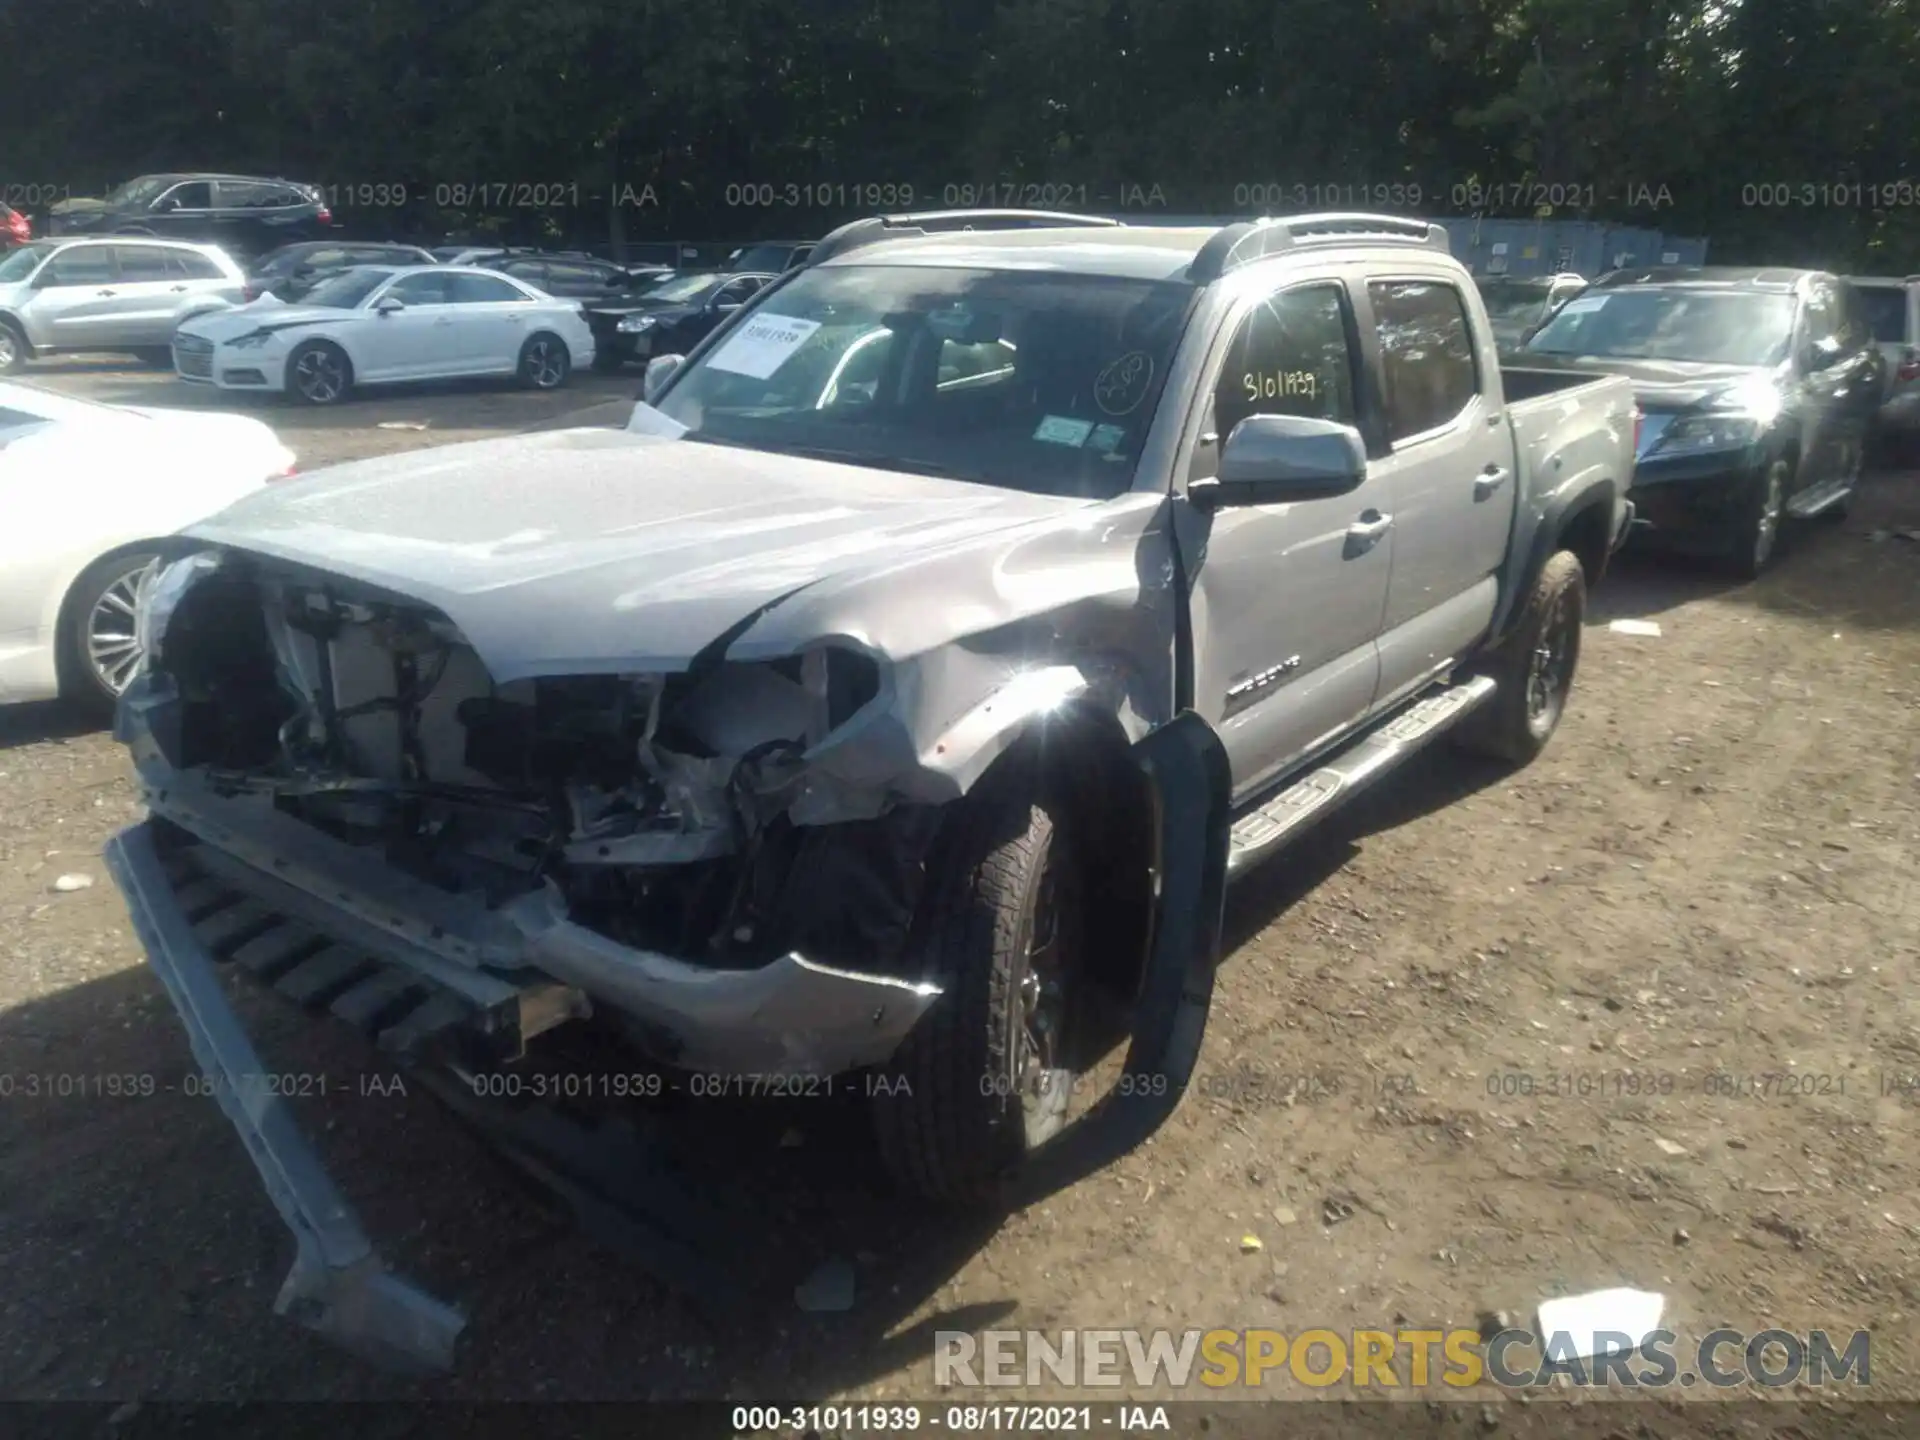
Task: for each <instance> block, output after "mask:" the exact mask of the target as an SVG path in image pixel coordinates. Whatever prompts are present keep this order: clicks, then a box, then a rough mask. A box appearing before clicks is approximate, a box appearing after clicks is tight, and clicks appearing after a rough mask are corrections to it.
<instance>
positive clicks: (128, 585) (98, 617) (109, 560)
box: [60, 550, 158, 711]
mask: <svg viewBox="0 0 1920 1440" xmlns="http://www.w3.org/2000/svg"><path fill="white" fill-rule="evenodd" d="M157 563H158V559H157V557H156V555H155V554H154V552H153V551H151V550H126V551H122V552H121V553H120V554H118V555H109V556H107V557H106V558H105V559H103V560H97V561H95V562H94V563H93V564H92V565H89V566H88V567H87V568H86V570H85V571H83V572H82V573H81V576H80V578H79V579H78V580H76V581H74V583H73V589H71V590H70V591H68V592H67V603H66V606H65V608H64V609H63V610H62V612H61V621H60V679H61V689H62V690H63V691H64V692H65V693H66V695H67V697H68V698H69V699H70V700H73V701H74V702H76V703H78V704H81V705H85V706H87V707H88V708H90V709H93V710H96V711H106V710H110V709H111V708H112V706H113V703H114V702H115V701H116V700H118V699H119V698H120V692H121V691H123V690H125V689H126V688H127V682H128V681H130V680H131V679H132V678H133V676H134V672H135V671H136V670H137V669H138V668H139V662H140V645H139V638H138V637H137V636H136V635H135V634H134V628H133V620H134V611H135V609H136V608H137V606H138V605H139V601H140V594H141V591H142V590H143V589H144V588H145V587H146V586H147V584H148V583H149V582H150V581H151V579H152V576H153V571H154V568H155V566H156V565H157Z"/></svg>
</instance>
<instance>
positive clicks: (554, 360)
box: [527, 340, 567, 390]
mask: <svg viewBox="0 0 1920 1440" xmlns="http://www.w3.org/2000/svg"><path fill="white" fill-rule="evenodd" d="M566 375H567V370H566V364H565V362H563V361H562V360H561V358H560V354H559V351H558V349H557V348H556V347H555V346H554V345H553V343H552V342H551V341H547V340H536V341H534V342H533V344H531V345H530V346H528V347H527V377H528V378H529V379H531V380H532V381H533V383H534V384H535V385H536V386H538V387H539V388H540V389H542V390H551V389H552V388H553V387H554V386H556V385H558V384H559V383H560V382H561V381H562V380H564V379H565V378H566Z"/></svg>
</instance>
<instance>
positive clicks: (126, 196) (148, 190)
mask: <svg viewBox="0 0 1920 1440" xmlns="http://www.w3.org/2000/svg"><path fill="white" fill-rule="evenodd" d="M171 183H172V182H171V181H169V180H168V179H167V177H166V176H165V175H142V176H141V177H140V178H139V179H138V180H129V181H127V183H126V184H124V185H122V186H121V187H120V188H119V189H118V190H116V191H114V192H113V193H112V194H111V195H109V196H107V204H109V205H145V204H146V203H147V202H148V201H150V200H154V199H157V198H158V197H159V195H160V192H161V191H162V190H164V189H166V188H167V186H168V185H169V184H171Z"/></svg>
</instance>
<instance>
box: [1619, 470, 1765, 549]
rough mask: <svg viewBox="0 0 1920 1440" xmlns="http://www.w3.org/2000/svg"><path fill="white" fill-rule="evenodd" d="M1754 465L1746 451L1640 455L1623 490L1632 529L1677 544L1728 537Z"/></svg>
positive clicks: (1747, 488)
mask: <svg viewBox="0 0 1920 1440" xmlns="http://www.w3.org/2000/svg"><path fill="white" fill-rule="evenodd" d="M1759 464H1760V462H1759V460H1758V459H1757V458H1756V457H1754V456H1752V455H1750V454H1748V453H1746V452H1741V453H1738V454H1734V455H1700V456H1685V457H1681V458H1677V459H1673V460H1665V461H1654V462H1652V463H1649V462H1648V461H1645V460H1642V461H1641V462H1640V464H1639V466H1638V468H1637V470H1636V472H1635V474H1634V481H1633V486H1632V488H1631V489H1630V490H1628V492H1627V499H1628V501H1629V502H1630V503H1631V504H1632V505H1633V510H1634V529H1635V530H1636V531H1638V532H1642V533H1647V532H1651V533H1653V534H1655V535H1658V536H1660V537H1661V538H1663V539H1669V540H1672V541H1675V542H1676V543H1680V544H1693V543H1702V544H1718V543H1721V542H1723V541H1727V540H1730V539H1731V538H1732V536H1733V533H1734V527H1735V526H1736V525H1737V524H1738V523H1739V519H1740V514H1741V506H1742V504H1743V502H1744V501H1745V499H1746V496H1747V492H1748V490H1749V488H1750V487H1751V486H1752V484H1753V481H1754V475H1755V473H1756V471H1757V468H1758V466H1759Z"/></svg>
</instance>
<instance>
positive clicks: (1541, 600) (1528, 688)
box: [1455, 550, 1587, 765]
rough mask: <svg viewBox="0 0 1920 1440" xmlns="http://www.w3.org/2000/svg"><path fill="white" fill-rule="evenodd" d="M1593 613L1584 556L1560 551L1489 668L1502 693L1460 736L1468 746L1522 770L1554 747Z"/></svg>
mask: <svg viewBox="0 0 1920 1440" xmlns="http://www.w3.org/2000/svg"><path fill="white" fill-rule="evenodd" d="M1586 614H1587V577H1586V572H1585V571H1584V570H1582V569H1581V568H1580V557H1579V556H1577V555H1575V554H1574V553H1573V552H1572V551H1571V550H1562V551H1559V552H1558V553H1557V554H1555V555H1553V556H1552V557H1551V558H1549V559H1548V561H1547V563H1546V564H1545V565H1544V566H1542V567H1541V570H1540V575H1539V578H1538V579H1536V580H1535V581H1534V582H1533V590H1532V591H1531V592H1530V593H1529V594H1528V596H1527V605H1526V609H1525V610H1523V611H1522V612H1521V614H1520V623H1519V624H1518V626H1517V627H1515V629H1514V632H1513V633H1512V634H1511V635H1509V636H1508V637H1507V639H1506V642H1505V643H1504V644H1502V645H1501V646H1500V647H1499V648H1498V649H1497V650H1495V651H1494V652H1493V654H1492V655H1491V656H1490V657H1489V659H1488V662H1487V664H1486V665H1485V667H1484V670H1485V673H1486V674H1488V675H1490V676H1492V677H1493V679H1494V680H1495V681H1496V682H1498V688H1497V689H1496V690H1495V691H1494V693H1493V698H1492V699H1491V700H1489V701H1487V702H1486V703H1485V704H1484V705H1483V706H1482V707H1481V708H1480V710H1479V712H1478V713H1477V714H1474V715H1470V716H1468V717H1467V719H1466V720H1465V721H1464V722H1463V723H1462V724H1461V726H1460V728H1459V729H1458V730H1457V731H1456V732H1455V734H1456V736H1457V738H1458V741H1459V743H1460V745H1461V746H1462V748H1464V749H1467V750H1471V751H1473V752H1475V753H1476V754H1480V755H1487V756H1491V757H1492V758H1494V759H1496V760H1505V761H1508V762H1510V763H1513V764H1516V765H1524V764H1526V763H1527V762H1528V761H1530V760H1532V759H1533V758H1534V757H1535V756H1536V755H1538V754H1539V753H1540V752H1541V751H1542V750H1544V749H1546V748H1547V741H1548V740H1550V739H1552V738H1553V732H1554V730H1555V729H1556V728H1558V726H1559V724H1560V717H1561V716H1562V715H1564V714H1565V713H1566V709H1567V696H1568V695H1569V694H1570V693H1571V692H1572V690H1573V672H1574V670H1575V669H1576V668H1577V667H1578V665H1579V663H1580V627H1581V625H1582V624H1583V623H1584V622H1585V620H1586Z"/></svg>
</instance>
